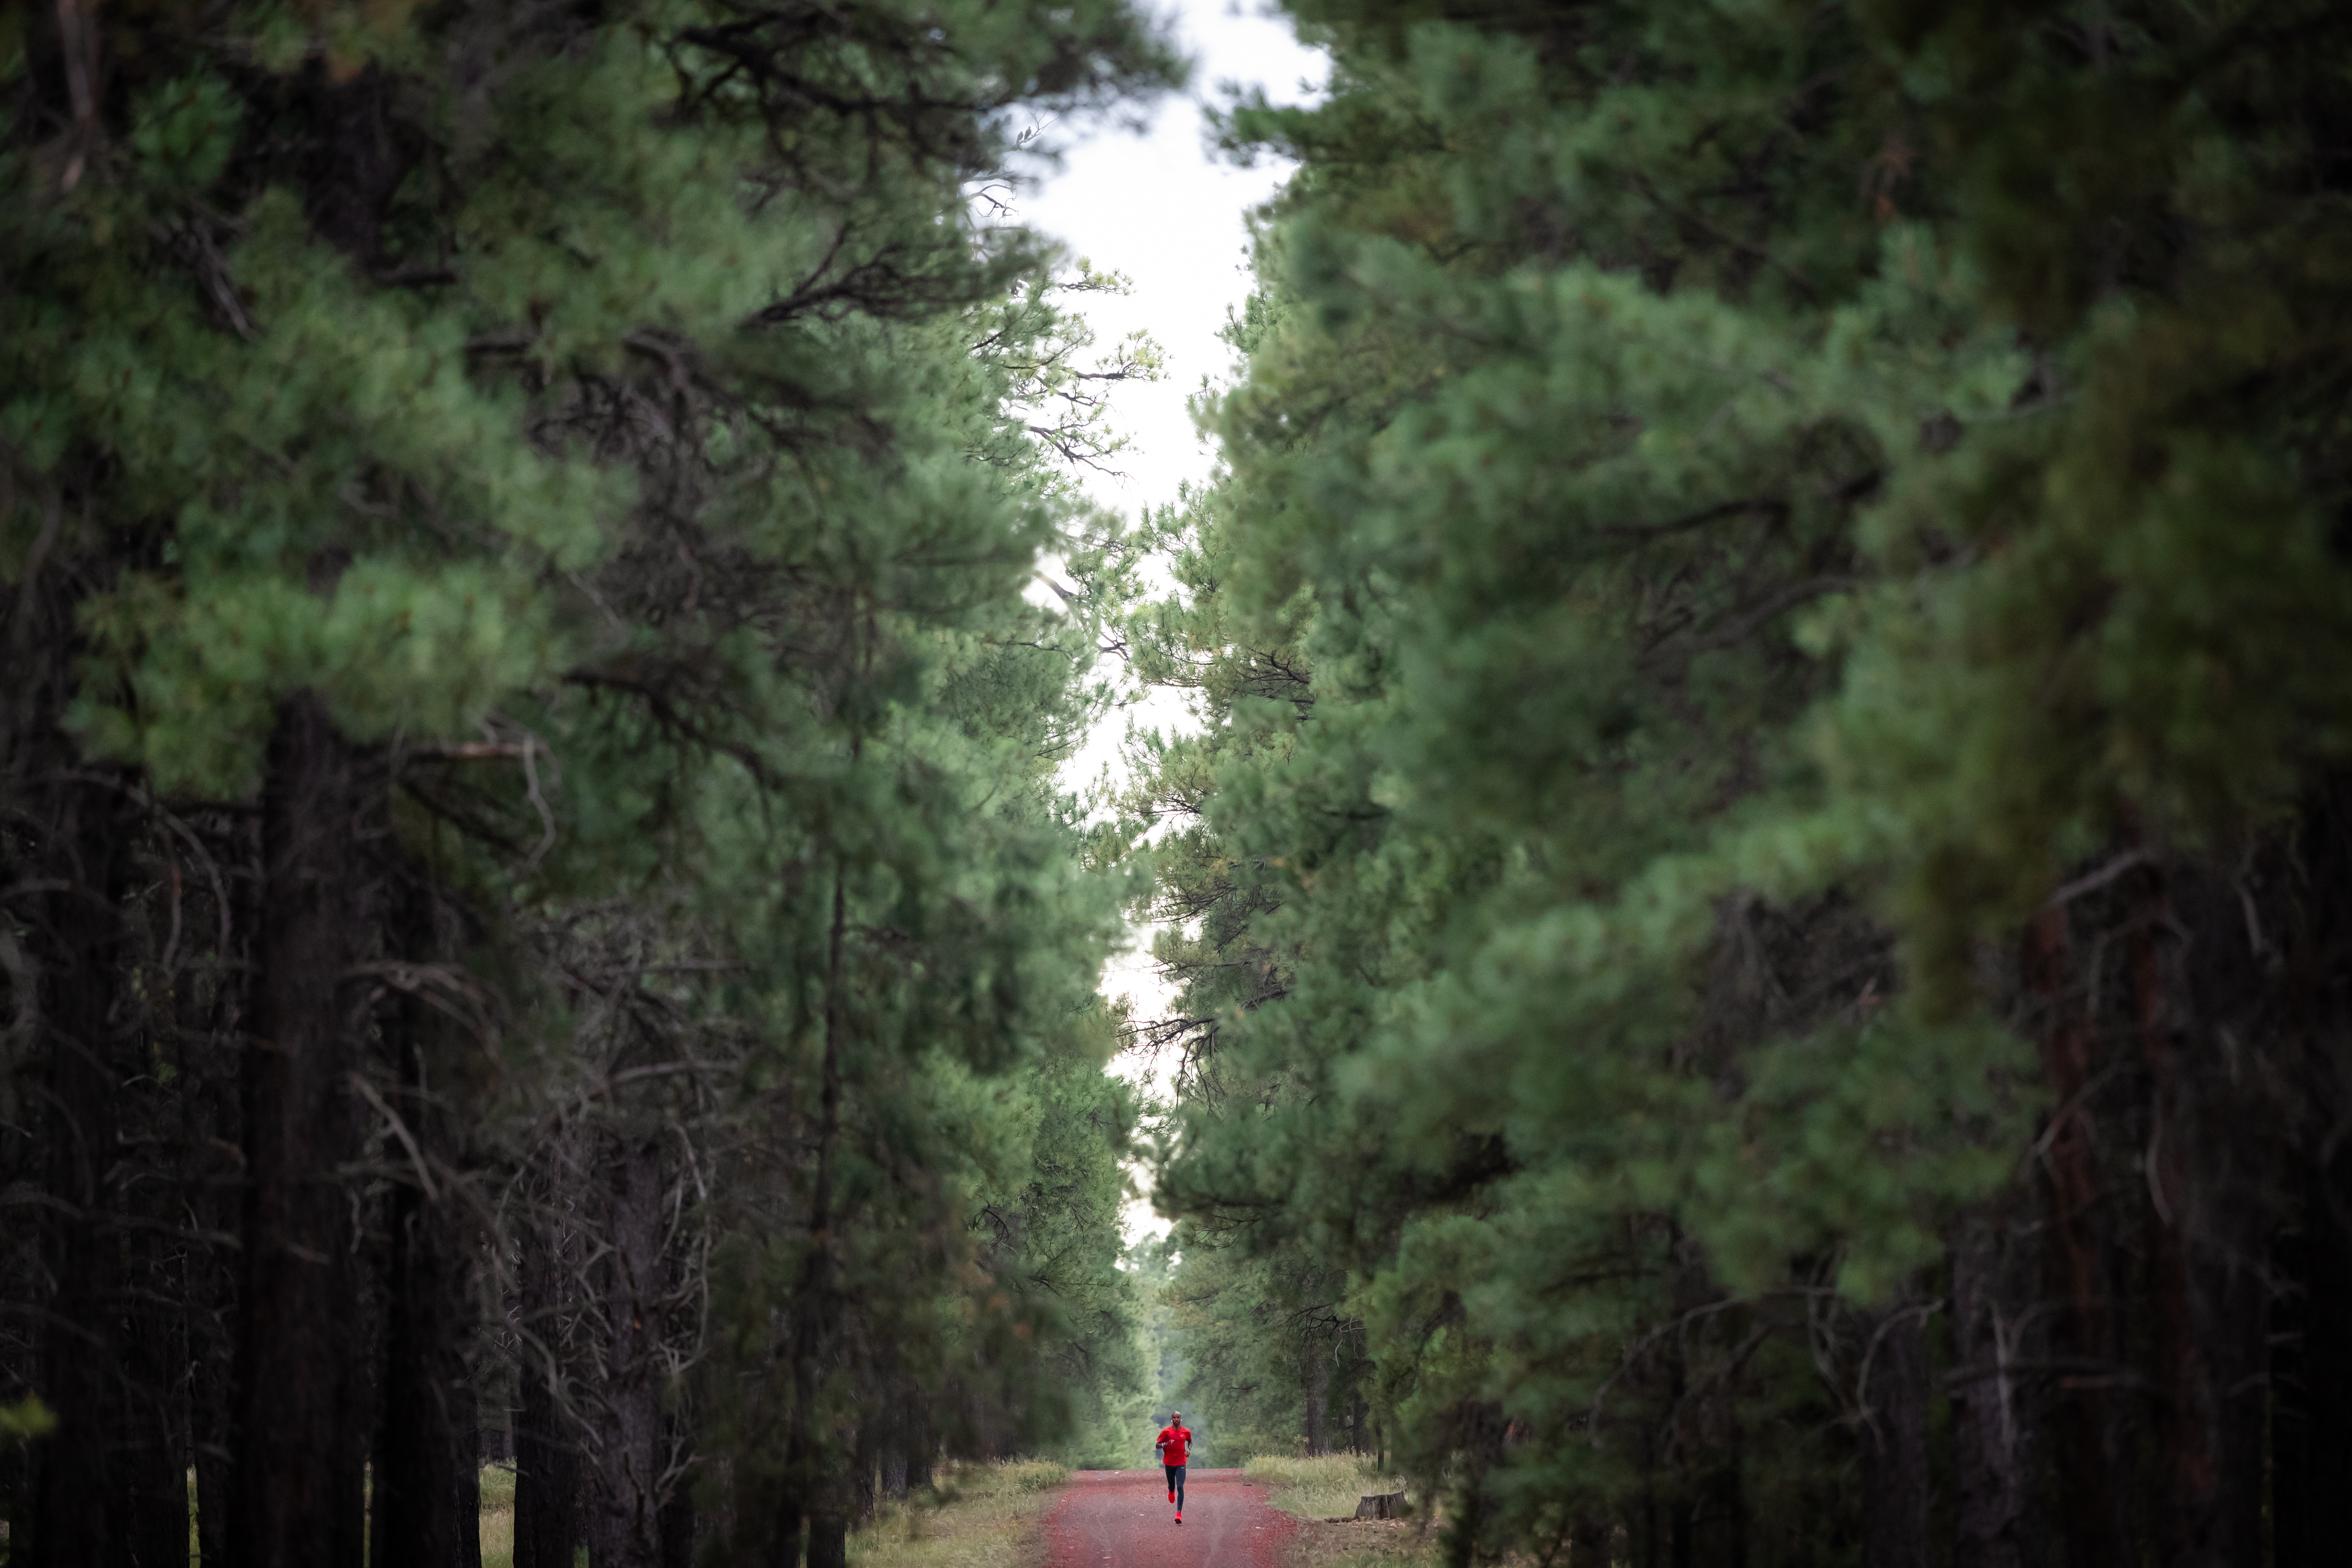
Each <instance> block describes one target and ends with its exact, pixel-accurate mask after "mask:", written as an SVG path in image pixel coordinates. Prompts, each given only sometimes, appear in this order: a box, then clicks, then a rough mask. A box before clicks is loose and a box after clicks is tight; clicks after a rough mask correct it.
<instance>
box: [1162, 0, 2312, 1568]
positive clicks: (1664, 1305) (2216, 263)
mask: <svg viewBox="0 0 2352 1568" xmlns="http://www.w3.org/2000/svg"><path fill="white" fill-rule="evenodd" d="M1292 10H1293V11H1294V13H1295V14H1296V15H1297V17H1298V18H1299V20H1300V22H1301V23H1302V25H1303V26H1304V27H1305V28H1306V30H1307V34H1308V36H1309V37H1320V38H1323V39H1325V40H1327V41H1328V42H1329V43H1330V45H1331V47H1333V50H1334V57H1335V59H1336V67H1337V68H1336V76H1335V79H1334V84H1333V87H1332V89H1331V91H1330V93H1329V95H1328V99H1327V100H1324V101H1322V102H1321V103H1319V104H1318V105H1316V106H1313V107H1310V108H1304V109H1285V108H1280V107H1273V106H1267V105H1265V104H1244V105H1242V106H1241V107H1240V108H1239V109H1238V110H1236V111H1235V112H1234V113H1233V114H1232V115H1231V116H1230V117H1229V118H1228V119H1227V121H1225V125H1224V130H1225V132H1226V135H1227V137H1228V140H1229V142H1230V144H1231V145H1232V146H1233V147H1234V148H1235V149H1236V150H1239V151H1243V152H1249V151H1261V152H1272V153H1280V154H1285V155H1288V156H1291V157H1295V158H1297V159H1298V160H1299V161H1300V163H1301V170H1300V173H1299V174H1297V177H1296V178H1295V179H1293V180H1292V181H1291V182H1290V184H1289V186H1288V188H1287V191H1286V194H1285V195H1282V196H1281V197H1280V198H1278V199H1277V201H1276V203H1275V204H1274V206H1273V208H1272V210H1271V211H1270V213H1269V214H1268V215H1267V218H1266V221H1265V224H1264V225H1263V227H1262V229H1261V236H1260V241H1259V246H1258V276H1259V280H1260V281H1259V289H1258V292H1257V294H1256V295H1255V298H1254V299H1253V300H1252V301H1251V302H1250V305H1249V307H1248V309H1247V310H1246V312H1245V313H1244V315H1243V316H1242V317H1241V318H1240V319H1239V320H1237V321H1235V322H1234V329H1233V332H1232V336H1233V340H1234V344H1235V346H1236V348H1237V349H1239V350H1240V351H1242V352H1243V353H1244V356H1245V368H1244V374H1243V375H1242V377H1241V379H1240V381H1239V382H1238V384H1236V386H1235V387H1234V389H1232V390H1231V391H1230V393H1228V394H1227V395H1223V397H1222V398H1221V399H1220V400H1218V401H1217V402H1216V403H1215V404H1214V405H1213V409H1212V417H1213V422H1214V425H1215V428H1216V429H1217V430H1218V432H1219V433H1220V434H1221V435H1222V437H1223V441H1224V452H1225V458H1226V461H1227V463H1228V465H1229V471H1228V472H1227V473H1226V474H1225V475H1224V476H1223V479H1221V481H1220V482H1219V483H1217V484H1215V485H1214V486H1213V487H1211V488H1210V489H1207V490H1205V491H1203V492H1202V493H1201V494H1199V495H1197V496H1195V497H1193V498H1192V500H1190V502H1189V503H1188V504H1187V505H1185V506H1184V507H1182V508H1181V509H1178V510H1171V511H1170V512H1169V513H1167V514H1166V515H1164V516H1163V517H1161V518H1160V520H1159V521H1158V526H1159V528H1160V531H1162V533H1163V535H1164V537H1165V541H1166V542H1167V544H1168V545H1169V547H1171V548H1172V549H1174V550H1176V551H1177V552H1179V554H1178V559H1179V563H1180V570H1179V576H1180V578H1181V584H1182V588H1183V592H1182V593H1181V595H1176V596H1173V597H1171V598H1170V599H1168V601H1167V602H1166V603H1164V604H1161V605H1157V606H1154V607H1150V608H1148V609H1146V610H1145V611H1143V612H1142V613H1140V614H1139V615H1138V616H1136V617H1135V618H1134V620H1133V623H1132V625H1131V626H1130V627H1129V634H1128V635H1129V645H1130V646H1131V647H1134V648H1135V649H1136V650H1137V658H1139V660H1142V661H1144V662H1145V663H1146V664H1147V665H1149V666H1150V670H1149V673H1150V676H1151V678H1152V679H1157V680H1160V681H1162V682H1165V683H1167V684H1169V685H1171V686H1175V687H1179V688H1181V689H1186V690H1188V691H1190V692H1192V694H1193V695H1194V697H1195V699H1196V700H1197V701H1198V702H1199V703H1200V704H1202V707H1203V709H1204V710H1205V711H1207V712H1208V713H1209V715H1210V718H1211V721H1210V723H1209V726H1208V728H1207V730H1206V731H1205V732H1204V733H1202V734H1201V735H1199V736H1197V737H1195V738H1192V739H1186V740H1181V741H1176V742H1166V743H1163V744H1161V745H1160V746H1158V747H1157V748H1153V749H1150V750H1149V751H1148V752H1147V755H1146V757H1145V761H1146V763H1147V764H1148V766H1149V767H1150V770H1151V776H1150V777H1149V779H1148V780H1147V781H1146V782H1145V783H1144V784H1142V785H1141V786H1140V787H1139V789H1138V790H1137V792H1136V794H1135V796H1134V799H1133V801H1132V803H1131V815H1132V816H1134V818H1135V820H1136V821H1137V822H1139V823H1141V822H1146V821H1150V822H1155V823H1158V824H1160V825H1163V826H1166V827H1167V828H1168V829H1169V830H1170V831H1169V837H1168V838H1167V840H1166V847H1164V848H1163V849H1162V850H1161V851H1160V882H1159V885H1158V887H1157V889H1156V891H1155V892H1154V894H1153V900H1154V902H1153V904H1152V906H1151V907H1152V908H1153V909H1154V910H1156V912H1157V913H1158V914H1159V915H1160V917H1161V918H1163V919H1164V920H1166V921H1169V922H1171V925H1170V929H1169V931H1168V934H1167V935H1166V936H1165V937H1164V938H1163V939H1162V940H1161V942H1160V950H1159V951H1160V954H1161V956H1162V957H1163V958H1164V959H1165V960H1166V961H1167V962H1168V963H1170V964H1171V965H1172V966H1173V969H1174V973H1175V975H1176V977H1177V978H1178V979H1179V981H1180V982H1181V990H1180V992H1179V995H1178V1009H1177V1011H1176V1012H1175V1013H1174V1014H1173V1016H1171V1017H1169V1018H1167V1019H1165V1020H1162V1021H1161V1022H1160V1023H1159V1024H1158V1025H1156V1026H1153V1027H1152V1029H1151V1031H1150V1036H1149V1037H1150V1038H1152V1039H1155V1040H1157V1041H1159V1042H1160V1043H1162V1044H1163V1045H1165V1046H1167V1047H1181V1053H1182V1060H1183V1063H1184V1068H1183V1070H1184V1075H1185V1076H1184V1092H1183V1103H1182V1107H1181V1114H1180V1116H1179V1118H1178V1121H1177V1123H1176V1125H1175V1127H1174V1128H1173V1129H1172V1130H1171V1139H1170V1147H1171V1150H1172V1154H1171V1158H1170V1159H1169V1160H1168V1161H1167V1162H1166V1163H1165V1164H1164V1166H1163V1168H1162V1172H1161V1174H1160V1188H1159V1194H1160V1201H1161V1203H1162V1204H1163V1205H1169V1206H1170V1207H1171V1209H1172V1210H1173V1211H1174V1212H1178V1213H1181V1215H1182V1216H1183V1217H1182V1220H1181V1224H1180V1225H1179V1226H1178V1228H1177V1231H1176V1234H1175V1237H1174V1238H1173V1240H1174V1247H1175V1251H1176V1255H1177V1257H1178V1259H1179V1264H1178V1267H1177V1268H1176V1271H1175V1275H1174V1280H1173V1284H1172V1286H1171V1294H1170V1297H1169V1302H1170V1306H1171V1311H1172V1313H1173V1321H1174V1323H1175V1325H1176V1328H1177V1329H1178V1331H1180V1333H1181V1342H1182V1344H1183V1347H1184V1352H1185V1354H1186V1356H1187V1358H1188V1377H1189V1379H1190V1389H1189V1392H1188V1393H1187V1394H1185V1395H1183V1397H1184V1400H1185V1404H1186V1408H1187V1409H1188V1410H1192V1409H1198V1410H1200V1411H1201V1412H1202V1415H1201V1417H1200V1425H1201V1426H1203V1427H1204V1428H1213V1429H1215V1430H1218V1431H1223V1432H1225V1433H1227V1434H1233V1433H1235V1432H1240V1431H1244V1430H1245V1431H1248V1432H1250V1433H1253V1434H1255V1436H1256V1437H1257V1438H1258V1440H1260V1441H1261V1442H1273V1443H1276V1444H1279V1445H1287V1444H1291V1443H1296V1442H1299V1441H1302V1440H1303V1442H1304V1444H1305V1445H1306V1447H1307V1448H1308V1450H1309V1451H1319V1450H1321V1449H1323V1448H1326V1447H1339V1446H1347V1445H1351V1444H1352V1445H1355V1446H1359V1447H1375V1448H1377V1447H1385V1448H1386V1449H1387V1450H1388V1452H1389V1453H1390V1455H1391V1457H1392V1458H1397V1459H1399V1460H1401V1461H1402V1464H1403V1465H1404V1466H1405V1467H1406V1468H1407V1469H1408V1470H1409V1471H1410V1472H1411V1473H1412V1475H1414V1476H1415V1477H1416V1478H1417V1480H1418V1483H1419V1484H1420V1485H1421V1486H1423V1488H1425V1489H1428V1490H1429V1491H1430V1492H1432V1493H1433V1494H1435V1495H1436V1496H1437V1497H1438V1499H1439V1500H1440V1501H1441V1502H1442V1504H1443V1506H1444V1510H1445V1513H1446V1514H1447V1516H1448V1518H1449V1520H1450V1525H1449V1534H1448V1537H1447V1540H1448V1543H1449V1550H1450V1552H1451V1555H1452V1560H1453V1561H1454V1563H1460V1564H1466V1563H1473V1562H1479V1561H1491V1560H1494V1559H1495V1558H1496V1557H1498V1556H1500V1555H1502V1554H1504V1553H1508V1552H1519V1553H1525V1554H1527V1555H1526V1556H1525V1557H1523V1558H1520V1559H1518V1560H1521V1561H1536V1562H1540V1563H1560V1562H1563V1561H1564V1562H1566V1563H1570V1564H1572V1565H1574V1568H1585V1565H1586V1564H1594V1565H1597V1564H1601V1563H1631V1564H1637V1565H1639V1568H1667V1565H1669V1564H1671V1565H1673V1568H1686V1565H1689V1564H1711V1565H1717V1568H1722V1565H1731V1564H1755V1565H1759V1568H1761V1565H1763V1564H1787V1565H1789V1568H1798V1565H1804V1568H1823V1565H1828V1564H1835V1563H1864V1564H1868V1565H1870V1568H1895V1565H1898V1564H1899V1565H1906V1568H1909V1565H1921V1568H1924V1565H1926V1564H1931V1563H1933V1564H1952V1565H1954V1568H2028V1565H2056V1564H2062V1563H2063V1564H2065V1565H2066V1568H2122V1565H2124V1564H2139V1563H2164V1564H2168V1565H2173V1568H2189V1565H2191V1564H2212V1565H2216V1568H2219V1565H2221V1564H2233V1565H2235V1564H2257V1563H2278V1564H2281V1565H2282V1568H2284V1565H2286V1564H2297V1563H2322V1562H2339V1561H2343V1560H2344V1559H2345V1556H2346V1552H2347V1546H2346V1537H2345V1531H2344V1529H2343V1522H2344V1506H2345V1502H2344V1500H2345V1489H2346V1487H2347V1482H2352V1136H2347V1134H2352V439H2347V437H2352V7H2347V6H2344V5H2340V4H2331V3H2328V0H2288V3H2284V4H2245V3H2227V0H2225V3H2223V4H2219V5H2177V4H2171V3H2161V4H2159V3H2154V0H2147V3H2143V0H2116V3H2112V4H2101V5H2032V4H2014V3H2004V0H1852V3H1845V4H1829V5H1815V4H1783V3H1780V0H1757V3H1743V4H1731V3H1720V4H1705V3H1699V0H1638V3H1636V0H1623V3H1619V0H1593V3H1575V4H1571V3H1560V4H1542V3H1521V0H1501V3H1499V4H1480V5H1466V4H1465V5H1454V4H1451V3H1449V0H1296V3H1295V4H1294V5H1292Z"/></svg>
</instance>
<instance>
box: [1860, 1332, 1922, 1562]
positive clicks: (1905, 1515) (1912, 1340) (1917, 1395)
mask: <svg viewBox="0 0 2352 1568" xmlns="http://www.w3.org/2000/svg"><path fill="white" fill-rule="evenodd" d="M1873 1337H1874V1340H1875V1341H1876V1344H1875V1348H1874V1351H1873V1352H1870V1353H1869V1355H1868V1357H1867V1360H1868V1370H1867V1372H1866V1373H1865V1377H1866V1381H1865V1382H1864V1384H1863V1387H1862V1402H1863V1424H1862V1433H1861V1443H1862V1562H1863V1568H1927V1488H1928V1473H1927V1335H1926V1333H1925V1331H1923V1330H1922V1328H1921V1326H1920V1314H1919V1313H1918V1312H1917V1311H1916V1310H1905V1309H1902V1308H1897V1309H1896V1310H1895V1312H1894V1314H1893V1315H1892V1316H1891V1317H1889V1318H1888V1319H1886V1320H1885V1321H1884V1322H1882V1323H1880V1324H1879V1325H1878V1326H1877V1327H1876V1328H1875V1329H1874V1330H1873Z"/></svg>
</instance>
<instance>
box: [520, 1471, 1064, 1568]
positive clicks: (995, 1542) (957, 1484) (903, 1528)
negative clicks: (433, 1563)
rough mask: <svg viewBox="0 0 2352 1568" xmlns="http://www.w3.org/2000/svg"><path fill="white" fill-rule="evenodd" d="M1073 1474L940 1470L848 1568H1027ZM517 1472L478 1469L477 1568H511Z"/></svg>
mask: <svg viewBox="0 0 2352 1568" xmlns="http://www.w3.org/2000/svg"><path fill="white" fill-rule="evenodd" d="M1069 1478H1070V1472H1069V1471H1068V1470H1066V1469H1065V1468H1062V1467H1061V1466H1059V1465H1055V1464H1048V1463H1045V1461H1043V1460H1035V1459H1030V1460H1015V1461H1013V1462H1012V1463H1008V1464H1002V1465H959V1466H950V1467H942V1468H940V1473H939V1484H938V1486H937V1487H936V1488H935V1489H933V1490H932V1491H930V1492H929V1493H928V1494H924V1495H921V1496H919V1497H910V1498H908V1500H906V1501H905V1502H898V1503H886V1504H884V1505H883V1507H882V1510H881V1512H880V1513H879V1514H878V1515H877V1517H876V1519H875V1521H874V1522H873V1523H872V1524H870V1525H868V1526H866V1528H865V1529H864V1530H861V1531H857V1532H856V1534H854V1535H852V1536H851V1537H850V1538H849V1561H850V1564H851V1568H1031V1565H1032V1564H1033V1563H1034V1562H1035V1561H1036V1556H1037V1552H1036V1547H1037V1545H1038V1542H1039V1539H1040V1536H1039V1528H1038V1527H1039V1526H1040V1525H1041V1524H1043V1523H1044V1522H1045V1510H1046V1509H1047V1508H1049V1507H1050V1506H1052V1503H1051V1500H1050V1498H1048V1497H1047V1496H1046V1495H1045V1494H1047V1493H1050V1492H1052V1491H1053V1490H1054V1489H1055V1488H1056V1487H1058V1486H1060V1485H1061V1484H1062V1483H1063V1482H1064V1481H1066V1480H1067V1479H1069ZM514 1494H515V1478H514V1471H513V1470H512V1469H511V1468H508V1467H506V1466H503V1465H488V1466H485V1467H484V1468H483V1470H482V1568H514Z"/></svg>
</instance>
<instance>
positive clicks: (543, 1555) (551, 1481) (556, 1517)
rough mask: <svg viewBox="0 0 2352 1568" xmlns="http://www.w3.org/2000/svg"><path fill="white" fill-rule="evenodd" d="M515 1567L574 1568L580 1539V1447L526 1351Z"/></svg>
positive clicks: (517, 1435)
mask: <svg viewBox="0 0 2352 1568" xmlns="http://www.w3.org/2000/svg"><path fill="white" fill-rule="evenodd" d="M514 1447H515V1568H572V1545H573V1543H574V1542H578V1541H579V1539H580V1445H579V1440H578V1438H577V1437H576V1436H574V1434H573V1432H572V1426H571V1423H570V1421H569V1420H567V1419H566V1418H565V1416H564V1414H563V1407H562V1403H561V1402H560V1401H558V1400H557V1398H556V1396H555V1391H554V1390H553V1389H552V1388H551V1387H550V1386H549V1384H548V1378H547V1369H546V1367H545V1366H544V1365H543V1364H542V1363H540V1362H539V1361H538V1360H537V1358H536V1357H533V1356H531V1355H530V1352H526V1359H525V1361H524V1363H523V1368H522V1408H521V1409H520V1410H518V1411H517V1412H516V1413H515V1428H514Z"/></svg>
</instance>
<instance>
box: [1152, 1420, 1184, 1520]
mask: <svg viewBox="0 0 2352 1568" xmlns="http://www.w3.org/2000/svg"><path fill="white" fill-rule="evenodd" d="M1152 1447H1155V1448H1157V1449H1158V1450H1159V1451H1160V1468H1163V1469H1165V1470H1166V1471H1167V1472H1168V1500H1169V1501H1170V1502H1172V1503H1174V1504H1175V1505H1176V1522H1177V1523H1179V1524H1181V1523H1183V1522H1184V1455H1185V1451H1186V1450H1187V1449H1189V1448H1190V1447H1192V1433H1190V1432H1187V1431H1186V1430H1184V1413H1183V1412H1182V1411H1181V1410H1171V1411H1170V1412H1169V1413H1168V1425H1167V1426H1162V1427H1161V1428H1160V1441H1159V1442H1157V1443H1155V1444H1153V1445H1152Z"/></svg>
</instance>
